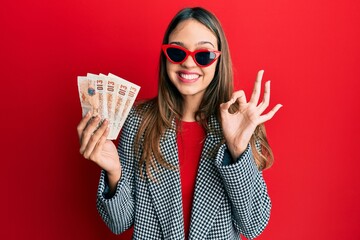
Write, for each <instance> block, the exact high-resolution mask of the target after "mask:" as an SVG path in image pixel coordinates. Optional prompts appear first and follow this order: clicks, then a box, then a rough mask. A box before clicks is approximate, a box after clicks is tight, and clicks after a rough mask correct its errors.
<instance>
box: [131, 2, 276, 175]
mask: <svg viewBox="0 0 360 240" xmlns="http://www.w3.org/2000/svg"><path fill="white" fill-rule="evenodd" d="M188 19H193V20H196V21H198V22H200V23H202V24H203V25H204V26H206V27H207V28H208V29H209V30H210V31H212V32H213V33H214V35H215V36H216V38H217V43H218V48H219V49H218V50H219V51H221V56H220V57H219V59H218V62H217V63H216V64H217V66H216V70H215V75H214V78H213V80H212V81H211V83H210V84H209V86H208V87H207V89H206V91H205V93H204V97H203V99H202V101H201V103H200V106H199V109H198V111H197V112H196V114H195V119H196V120H197V121H199V122H200V123H201V124H202V125H203V126H204V127H205V129H206V130H207V131H211V129H208V126H207V119H208V118H209V117H210V116H211V115H215V117H216V118H217V120H218V121H219V122H220V110H219V106H220V104H221V103H224V102H227V101H229V99H230V97H231V95H232V93H233V71H232V63H231V58H230V52H229V47H228V43H227V40H226V37H225V34H224V32H223V29H222V27H221V24H220V22H219V21H218V19H217V18H216V17H215V15H214V14H212V13H211V12H209V11H207V10H206V9H204V8H201V7H195V8H185V9H183V10H181V11H180V12H178V13H177V14H176V15H175V17H174V18H173V19H172V21H171V22H170V24H169V26H168V28H167V30H166V32H165V36H164V39H163V44H167V43H168V41H169V36H170V34H171V33H172V32H173V30H174V29H175V28H176V27H177V26H178V25H179V23H181V22H183V21H185V20H188ZM166 61H167V60H166V57H165V55H164V53H163V52H161V54H160V64H159V76H158V81H159V82H158V95H157V97H155V98H153V99H151V100H149V101H147V102H144V103H141V104H139V105H137V107H136V110H137V112H138V113H139V114H141V116H142V122H141V124H140V127H139V130H138V132H137V135H136V137H135V142H134V149H135V152H136V154H141V158H140V161H139V167H140V169H141V170H140V174H141V176H143V169H144V168H143V167H144V166H145V171H146V174H147V176H149V177H150V178H152V174H151V168H152V167H153V168H154V170H156V171H157V170H158V169H157V164H156V162H157V163H159V164H160V165H161V166H163V167H165V168H167V169H173V170H176V169H177V167H175V166H173V165H171V164H169V163H168V162H167V161H166V160H165V159H164V158H163V156H162V154H161V152H160V146H159V143H160V138H161V136H162V135H163V134H164V132H165V130H166V129H169V128H173V127H174V126H173V122H174V120H175V119H181V118H182V110H183V99H182V96H181V94H180V92H179V91H178V90H177V88H176V87H175V86H174V85H173V84H172V82H171V81H170V79H169V76H168V74H167V71H166ZM234 107H235V110H234V111H236V110H237V109H236V106H234ZM250 144H251V146H252V152H253V155H254V158H255V161H256V164H257V166H258V168H259V169H260V170H262V169H265V168H268V167H270V166H271V164H272V162H273V154H272V151H271V148H270V146H269V144H268V141H267V139H266V133H265V127H264V125H263V124H261V125H259V126H258V127H257V128H256V130H255V133H254V135H253V136H252V138H251V140H250ZM259 150H261V151H259Z"/></svg>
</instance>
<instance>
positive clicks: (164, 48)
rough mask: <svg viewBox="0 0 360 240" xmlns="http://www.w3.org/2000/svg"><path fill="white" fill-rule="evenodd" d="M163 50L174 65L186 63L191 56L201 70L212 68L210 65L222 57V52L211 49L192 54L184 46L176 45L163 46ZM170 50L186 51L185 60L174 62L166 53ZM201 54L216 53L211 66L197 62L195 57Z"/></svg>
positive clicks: (196, 51)
mask: <svg viewBox="0 0 360 240" xmlns="http://www.w3.org/2000/svg"><path fill="white" fill-rule="evenodd" d="M161 48H162V50H163V52H164V54H165V56H166V58H167V59H168V60H169V61H170V62H171V63H174V64H182V63H183V62H185V61H186V59H188V57H189V55H190V56H191V57H192V58H193V60H194V62H195V63H196V65H197V66H199V67H201V68H203V67H208V66H210V65H211V64H213V63H214V62H215V61H216V59H218V58H219V57H220V55H221V52H220V51H216V50H209V49H198V50H195V51H193V52H192V51H190V50H188V49H186V48H184V47H182V46H179V45H175V44H163V45H162V47H161ZM169 48H177V49H179V50H182V51H184V52H185V54H186V56H185V58H184V59H183V60H181V61H180V62H174V61H173V60H172V59H171V58H170V57H169V55H168V53H167V51H166V50H167V49H169ZM199 52H212V53H215V58H214V59H213V60H212V61H211V62H210V63H209V64H206V65H201V64H200V63H198V61H197V60H196V57H195V55H196V54H197V53H199Z"/></svg>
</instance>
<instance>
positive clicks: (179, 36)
mask: <svg viewBox="0 0 360 240" xmlns="http://www.w3.org/2000/svg"><path fill="white" fill-rule="evenodd" d="M169 44H176V45H179V46H182V47H184V48H186V49H188V50H190V51H195V50H198V49H208V50H218V46H217V38H216V36H215V34H214V33H212V32H211V31H210V30H209V29H208V28H207V27H206V26H204V25H203V24H202V23H200V22H198V21H196V20H193V19H189V20H185V21H183V22H181V23H180V24H179V25H178V26H177V27H176V28H175V29H174V30H173V32H172V33H171V34H170V36H169ZM217 61H218V60H216V61H215V62H214V63H213V64H211V65H210V66H207V67H199V66H197V65H196V63H195V62H194V59H193V58H192V57H191V56H188V58H187V59H186V60H185V61H184V62H183V63H181V64H174V63H171V62H170V61H169V60H167V62H166V70H167V73H168V76H169V78H170V81H171V82H172V83H173V84H174V85H175V87H176V88H177V89H178V91H179V92H180V93H181V95H182V96H183V97H184V98H187V97H192V98H194V97H195V98H196V99H202V97H203V95H204V92H205V90H206V88H207V87H208V86H209V84H210V82H211V81H212V79H213V78H214V75H215V69H216V64H217Z"/></svg>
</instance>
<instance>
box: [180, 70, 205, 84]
mask: <svg viewBox="0 0 360 240" xmlns="http://www.w3.org/2000/svg"><path fill="white" fill-rule="evenodd" d="M178 76H179V79H180V81H182V82H187V83H190V82H195V81H196V80H198V79H199V78H200V75H199V74H196V73H183V72H179V73H178Z"/></svg>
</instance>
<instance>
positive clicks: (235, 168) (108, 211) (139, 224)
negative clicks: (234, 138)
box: [97, 110, 271, 240]
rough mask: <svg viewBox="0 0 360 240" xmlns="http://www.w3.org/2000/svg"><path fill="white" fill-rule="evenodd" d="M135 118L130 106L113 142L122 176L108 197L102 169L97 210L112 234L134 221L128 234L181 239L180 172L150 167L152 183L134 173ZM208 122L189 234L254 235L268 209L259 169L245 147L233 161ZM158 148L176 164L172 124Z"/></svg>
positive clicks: (213, 236) (201, 236) (212, 121)
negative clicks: (152, 176)
mask: <svg viewBox="0 0 360 240" xmlns="http://www.w3.org/2000/svg"><path fill="white" fill-rule="evenodd" d="M140 122H141V116H139V115H138V114H137V113H136V112H135V111H134V110H132V111H131V113H130V114H129V117H128V119H127V120H126V122H125V124H124V127H123V129H122V134H121V137H120V141H119V146H118V153H119V156H120V161H121V164H122V177H121V179H120V181H119V182H118V185H117V189H116V192H115V194H114V196H112V197H111V198H109V199H108V198H106V192H107V189H108V187H107V182H106V173H105V172H104V171H102V172H101V176H100V182H99V187H98V194H97V209H98V212H99V214H100V216H101V217H102V219H103V220H104V222H105V223H106V224H107V226H108V227H109V228H110V229H111V231H112V232H114V233H116V234H119V233H121V232H123V231H125V230H126V229H128V228H129V227H130V226H132V225H134V233H133V239H156V240H158V239H171V240H174V239H185V236H184V222H183V212H182V198H181V197H182V195H181V186H180V173H179V171H174V170H167V169H164V168H162V167H161V166H160V165H159V166H158V167H159V169H161V171H158V172H155V171H153V175H154V177H155V178H156V179H157V181H156V182H154V181H151V180H150V179H148V178H146V176H145V178H141V177H140V175H139V166H138V161H139V156H135V154H134V148H133V142H134V138H135V135H136V133H137V130H138V127H139V124H140ZM173 124H174V126H175V122H174V123H173ZM208 125H209V128H210V129H212V130H211V131H209V132H208V133H207V136H206V140H205V143H204V148H203V151H202V155H201V160H200V163H199V169H198V173H197V177H196V184H195V192H194V199H193V206H192V211H191V220H190V230H189V239H216V240H220V239H224V240H225V239H226V240H229V239H240V234H243V235H244V236H246V237H247V238H249V239H252V238H255V237H256V236H258V235H259V234H260V233H261V232H262V231H263V230H264V228H265V226H266V225H267V223H268V220H269V217H270V208H271V202H270V198H269V196H268V193H267V188H266V184H265V182H264V180H263V177H262V173H261V171H259V170H258V169H257V167H256V164H255V162H254V159H253V156H252V153H251V148H250V146H248V148H247V149H246V150H245V152H244V153H243V154H242V155H241V156H240V157H239V159H237V160H236V161H235V162H232V160H231V157H230V154H229V151H228V150H227V147H226V145H225V144H223V145H220V142H221V139H222V133H221V128H220V124H219V123H218V121H217V120H216V118H215V117H211V118H210V119H209V121H208ZM145 144H146V143H145ZM219 146H220V148H219ZM216 148H218V150H217V152H215V154H214V149H216ZM160 149H161V152H162V154H163V155H164V157H165V159H166V160H167V161H168V162H169V163H171V164H173V165H175V166H178V165H179V162H178V153H177V144H176V131H175V130H174V129H169V130H167V131H166V132H165V134H164V136H163V137H162V138H161V140H160Z"/></svg>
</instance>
